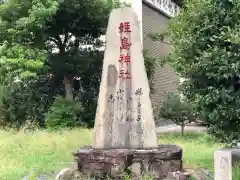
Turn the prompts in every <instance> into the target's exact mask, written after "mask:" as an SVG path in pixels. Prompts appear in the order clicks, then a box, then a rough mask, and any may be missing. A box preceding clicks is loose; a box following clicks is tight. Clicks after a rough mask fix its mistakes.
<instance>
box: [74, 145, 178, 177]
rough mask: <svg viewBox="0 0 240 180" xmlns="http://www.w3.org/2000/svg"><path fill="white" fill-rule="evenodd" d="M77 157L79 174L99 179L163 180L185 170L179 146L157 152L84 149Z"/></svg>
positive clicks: (160, 149) (162, 146) (153, 150)
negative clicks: (143, 178) (170, 173)
mask: <svg viewBox="0 0 240 180" xmlns="http://www.w3.org/2000/svg"><path fill="white" fill-rule="evenodd" d="M74 156H75V159H76V161H77V165H78V170H79V171H80V172H81V173H83V174H84V175H86V176H90V177H94V178H96V179H112V180H113V179H119V180H120V179H123V178H124V177H126V176H131V178H132V179H140V177H141V176H151V177H153V178H154V179H157V180H162V179H165V178H166V177H167V175H168V173H169V172H176V171H180V170H181V169H182V149H181V148H180V147H178V146H176V145H159V146H158V148H157V149H93V148H92V147H91V146H85V147H83V148H81V149H80V150H79V151H78V152H76V153H74Z"/></svg>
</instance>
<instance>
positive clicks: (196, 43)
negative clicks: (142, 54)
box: [169, 0, 240, 143]
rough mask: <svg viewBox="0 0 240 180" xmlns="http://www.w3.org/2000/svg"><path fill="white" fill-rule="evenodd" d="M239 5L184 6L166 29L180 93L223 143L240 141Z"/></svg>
mask: <svg viewBox="0 0 240 180" xmlns="http://www.w3.org/2000/svg"><path fill="white" fill-rule="evenodd" d="M239 7H240V1H239V0H232V1H228V0H225V1H218V0H196V1H194V2H193V1H192V0H187V1H186V3H185V7H184V8H183V10H182V11H181V13H180V15H179V16H178V17H177V18H175V19H174V20H173V21H172V23H171V25H170V35H171V38H172V41H171V43H172V46H173V48H174V51H173V53H172V55H171V57H170V59H171V61H169V62H170V63H171V64H172V66H173V67H174V68H175V70H176V71H177V73H178V74H180V76H182V77H184V78H186V81H185V82H184V83H183V84H182V85H181V86H180V91H181V92H182V93H183V94H184V95H185V96H186V97H187V100H188V101H191V102H192V103H194V104H195V105H194V107H196V109H197V110H198V111H199V114H201V117H200V118H201V120H204V121H205V122H206V123H207V124H208V126H209V127H210V130H211V133H213V134H214V135H215V136H216V137H217V138H219V139H221V140H222V141H223V142H227V143H231V142H232V141H234V140H239V139H240V125H239V119H240V114H239V109H240V96H239V95H240V81H239V77H240V67H239V65H240V48H239V49H238V45H237V44H239V39H240V33H239V29H240V28H239V27H240V11H239Z"/></svg>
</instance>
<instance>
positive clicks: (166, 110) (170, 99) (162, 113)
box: [159, 93, 194, 135]
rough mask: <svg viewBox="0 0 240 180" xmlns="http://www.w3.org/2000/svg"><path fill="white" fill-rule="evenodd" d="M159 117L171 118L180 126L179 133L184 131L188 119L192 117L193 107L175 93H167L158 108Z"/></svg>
mask: <svg viewBox="0 0 240 180" xmlns="http://www.w3.org/2000/svg"><path fill="white" fill-rule="evenodd" d="M159 117H160V118H161V117H162V118H165V119H171V120H172V121H173V122H174V123H175V124H177V125H179V126H181V133H182V135H183V133H184V127H185V125H186V124H187V123H188V122H189V120H192V119H194V116H193V109H192V108H191V106H190V104H188V103H187V102H185V101H182V100H181V97H180V95H179V94H177V93H168V94H167V98H166V100H165V101H163V104H162V105H161V107H160V109H159Z"/></svg>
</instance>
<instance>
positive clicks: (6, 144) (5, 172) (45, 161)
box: [0, 129, 239, 180]
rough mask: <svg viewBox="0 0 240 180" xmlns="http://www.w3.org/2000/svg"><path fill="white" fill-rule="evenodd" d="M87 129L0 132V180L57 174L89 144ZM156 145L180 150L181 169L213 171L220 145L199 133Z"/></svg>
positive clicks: (171, 137)
mask: <svg viewBox="0 0 240 180" xmlns="http://www.w3.org/2000/svg"><path fill="white" fill-rule="evenodd" d="M91 139H92V131H91V130H88V129H73V130H63V131H61V132H47V131H43V130H41V131H40V130H37V131H35V132H33V133H31V132H26V133H24V132H13V131H0V147H1V148H0V177H1V178H0V179H1V180H18V179H21V178H22V177H23V176H24V175H26V174H28V173H29V172H31V171H34V172H35V174H43V173H48V172H52V171H58V170H60V169H61V168H63V167H64V166H65V167H66V166H68V165H69V164H70V163H71V162H72V161H73V155H72V152H74V151H76V150H77V149H78V148H79V147H81V146H83V145H85V144H91ZM159 143H162V144H177V145H179V146H180V147H182V148H183V161H184V165H186V166H190V167H194V166H200V167H203V168H208V169H210V170H212V169H213V153H214V151H215V150H216V149H218V148H220V147H221V145H220V144H217V143H215V142H214V141H213V140H212V138H211V137H210V136H208V135H205V134H202V133H187V134H186V135H185V136H184V137H182V136H180V135H179V134H178V133H171V134H163V135H161V136H159ZM238 180H239V179H238Z"/></svg>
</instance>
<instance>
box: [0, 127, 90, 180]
mask: <svg viewBox="0 0 240 180" xmlns="http://www.w3.org/2000/svg"><path fill="white" fill-rule="evenodd" d="M91 134H92V133H91V131H90V130H87V129H75V130H71V131H62V132H46V131H36V132H33V133H31V132H27V133H24V132H18V133H15V132H6V131H0V147H1V148H0V177H1V178H0V179H1V180H19V179H21V178H22V177H23V176H24V175H26V174H28V173H29V172H30V171H34V172H36V173H37V174H38V173H40V174H41V173H44V172H51V171H54V170H58V169H59V168H61V167H63V166H64V165H66V164H70V163H71V161H73V155H72V152H74V151H76V150H77V149H78V148H79V147H81V146H83V145H85V144H89V143H91Z"/></svg>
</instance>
